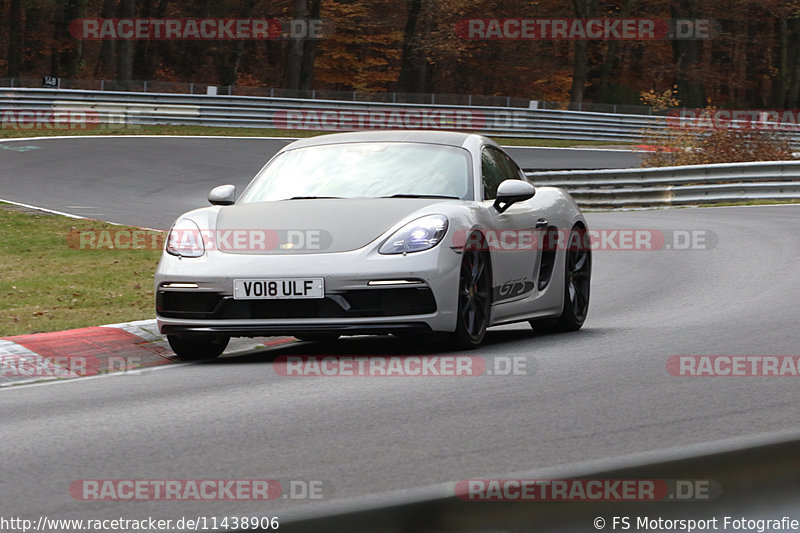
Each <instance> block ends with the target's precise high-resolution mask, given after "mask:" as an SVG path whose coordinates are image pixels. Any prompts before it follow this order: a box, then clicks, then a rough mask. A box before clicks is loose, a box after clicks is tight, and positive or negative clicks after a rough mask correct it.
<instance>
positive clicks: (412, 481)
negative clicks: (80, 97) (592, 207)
mask: <svg viewBox="0 0 800 533" xmlns="http://www.w3.org/2000/svg"><path fill="white" fill-rule="evenodd" d="M0 155H5V154H0ZM200 156H201V154H200V153H198V157H200ZM212 160H213V158H212ZM34 163H35V160H34V161H32V162H31V161H29V163H28V167H27V168H28V169H29V170H30V171H31V172H32V173H35V171H36V166H35V164H34ZM70 164H75V163H74V162H72V163H70ZM150 166H155V163H152V162H151V165H150ZM179 166H180V164H179V163H174V164H173V166H172V167H171V168H177V167H179ZM66 167H67V163H64V168H66ZM201 167H202V163H201V162H200V161H199V160H198V161H196V162H195V163H193V166H192V168H201ZM4 169H5V167H4ZM133 170H134V169H132V170H131V171H132V172H133ZM167 170H169V169H166V170H165V172H164V174H169V172H167ZM4 172H5V170H4ZM148 183H151V184H152V183H153V182H148ZM160 186H162V187H163V188H164V189H168V190H173V189H170V187H172V186H171V185H169V184H168V183H163V182H162V183H160ZM80 192H85V193H87V194H88V193H90V192H91V191H75V193H76V194H79V193H80ZM141 194H143V195H147V196H148V197H150V198H151V200H152V201H154V202H157V201H158V199H159V198H168V195H164V194H162V195H159V194H157V193H155V192H153V191H150V190H142V191H141ZM114 214H115V213H113V212H111V213H110V215H114ZM798 216H800V207H798V206H774V207H741V208H718V209H713V208H712V209H675V210H657V211H629V212H608V213H589V214H588V216H587V218H588V221H589V223H590V225H591V227H592V228H598V229H599V228H605V229H624V228H627V229H656V230H662V231H670V230H700V231H706V232H709V235H713V237H715V239H716V245H715V246H714V247H713V249H710V250H702V249H698V250H675V249H673V250H662V251H598V252H596V253H595V255H594V277H593V284H592V303H591V308H590V314H589V319H588V320H587V323H586V325H585V327H584V329H583V330H581V331H580V332H577V333H572V334H561V335H536V334H533V333H532V331H531V330H530V328H528V327H527V326H525V325H514V326H507V327H504V328H500V329H496V330H492V331H490V332H489V334H488V336H487V342H486V345H485V346H483V347H481V348H480V349H479V350H477V351H475V352H473V355H478V356H480V357H482V358H483V359H484V360H485V361H486V362H487V364H488V365H489V366H490V368H491V367H492V366H493V364H494V362H495V361H498V360H502V358H503V357H509V356H526V357H527V358H528V359H529V361H530V363H531V364H530V366H529V368H530V369H531V372H530V373H529V374H528V375H522V376H515V377H503V376H496V375H495V376H480V377H472V378H287V377H281V376H279V375H277V374H276V372H275V370H274V368H273V360H274V358H275V357H277V356H280V355H299V354H304V355H313V354H316V355H331V354H352V355H376V354H379V355H390V354H414V353H425V354H451V353H452V352H450V351H448V350H447V349H445V348H442V347H439V346H435V345H429V344H421V345H413V344H408V343H401V342H398V341H397V340H396V339H393V338H382V337H360V338H352V339H346V340H344V341H342V342H340V343H338V344H336V345H326V344H316V343H294V344H289V345H284V346H281V347H276V348H273V349H271V350H269V351H268V352H262V353H254V354H250V355H244V356H238V357H228V358H222V359H220V360H217V361H214V362H210V363H200V364H185V365H175V366H171V367H167V368H164V369H161V370H154V371H148V372H144V373H142V374H138V375H118V376H108V377H101V378H96V379H93V378H90V379H82V380H73V381H68V382H61V383H53V384H44V385H36V386H24V387H17V388H11V389H5V390H2V391H0V409H1V411H0V412H1V413H2V415H0V435H2V447H0V464H1V465H3V466H2V467H3V476H2V479H0V494H2V495H3V497H2V503H1V504H0V514H1V515H3V516H6V517H7V516H23V517H27V518H32V519H36V518H38V517H39V516H41V515H46V516H48V517H51V518H84V519H85V518H117V517H120V516H122V517H125V518H144V517H147V516H155V517H161V518H170V519H176V518H179V517H181V516H224V515H232V514H236V515H243V514H245V515H248V516H264V515H270V516H271V515H274V514H277V515H278V516H280V515H281V512H282V511H284V512H285V511H286V509H287V508H288V507H289V506H300V505H303V506H306V505H307V506H313V505H315V502H307V501H300V502H297V501H289V500H279V501H276V502H272V503H268V504H264V503H252V502H204V503H187V502H181V503H176V502H165V501H158V502H150V503H141V502H79V501H75V500H74V499H72V498H71V497H70V494H69V492H68V487H69V485H70V483H71V482H72V481H74V480H79V479H209V478H224V479H231V478H267V479H279V480H284V481H286V480H299V481H310V480H322V481H323V486H324V487H325V491H324V497H325V501H326V502H330V501H335V500H337V499H358V498H364V497H367V496H369V495H374V494H381V493H384V492H387V491H397V490H403V489H411V488H416V487H423V486H428V485H432V484H436V483H442V482H450V481H458V480H460V479H467V478H472V477H489V476H500V475H502V474H503V473H506V472H520V471H527V470H534V469H539V468H551V467H555V466H557V465H568V464H572V463H576V462H582V461H597V460H603V459H613V458H619V457H622V456H626V455H628V454H636V453H642V452H652V451H657V450H662V449H666V448H674V447H679V446H684V445H692V444H698V443H709V442H714V441H716V440H720V439H727V438H734V437H742V436H747V435H756V434H759V433H765V432H772V431H782V430H791V429H797V428H798V417H797V407H796V406H797V402H798V400H800V392H798V389H797V386H796V379H797V378H795V379H792V378H790V377H782V378H766V377H765V378H681V377H674V376H671V375H669V374H668V373H667V371H666V362H667V359H668V358H669V357H671V356H673V355H797V347H798V346H800V328H798V327H797V324H798V318H799V317H800V312H798V309H797V302H798V301H800V280H799V279H798V276H797V264H798V262H800V242H798V241H800V238H798V234H797V231H796V227H797V222H796V221H797V220H798ZM679 476H680V473H679V472H676V473H675V477H679ZM723 491H724V487H723ZM665 505H669V504H665ZM766 517H767V518H769V517H770V516H766ZM589 530H593V529H592V528H591V526H590V525H588V524H587V528H586V531H589Z"/></svg>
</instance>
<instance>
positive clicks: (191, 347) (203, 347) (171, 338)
mask: <svg viewBox="0 0 800 533" xmlns="http://www.w3.org/2000/svg"><path fill="white" fill-rule="evenodd" d="M228 340H229V337H226V336H224V335H208V334H201V333H194V334H191V333H187V334H183V335H167V341H168V342H169V346H170V348H172V351H173V352H175V355H177V356H178V359H181V360H183V361H200V360H202V359H214V358H215V357H219V356H220V355H221V354H222V352H224V351H225V348H226V347H227V346H228Z"/></svg>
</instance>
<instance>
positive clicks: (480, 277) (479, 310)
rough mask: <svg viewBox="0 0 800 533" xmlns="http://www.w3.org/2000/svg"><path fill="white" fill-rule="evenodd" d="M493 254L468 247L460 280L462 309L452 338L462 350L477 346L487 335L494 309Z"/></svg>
mask: <svg viewBox="0 0 800 533" xmlns="http://www.w3.org/2000/svg"><path fill="white" fill-rule="evenodd" d="M489 268H490V267H489V255H488V254H487V253H486V252H481V251H478V250H465V251H464V257H463V258H462V260H461V271H460V274H459V283H458V312H457V313H456V315H457V316H456V330H455V331H454V332H453V334H452V339H453V342H454V344H455V345H456V347H458V348H461V349H470V348H475V347H476V346H478V345H479V344H480V343H481V342H483V337H484V336H485V335H486V328H487V327H488V326H489V313H490V312H491V304H492V302H491V277H490V274H489Z"/></svg>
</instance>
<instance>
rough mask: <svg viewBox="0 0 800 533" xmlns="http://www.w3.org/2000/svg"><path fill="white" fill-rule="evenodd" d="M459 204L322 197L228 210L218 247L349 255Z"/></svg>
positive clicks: (220, 221)
mask: <svg viewBox="0 0 800 533" xmlns="http://www.w3.org/2000/svg"><path fill="white" fill-rule="evenodd" d="M459 201H460V200H442V199H438V198H433V199H432V198H342V199H338V198H331V199H321V198H320V199H307V200H281V201H275V202H258V203H252V204H240V205H232V206H226V207H222V208H221V209H220V210H219V213H218V215H217V223H216V229H217V231H216V238H217V244H218V246H217V249H219V250H220V251H222V252H225V253H234V254H262V255H275V254H298V253H300V254H302V253H330V252H346V251H350V250H356V249H358V248H362V247H364V246H366V245H367V244H369V243H370V242H372V241H374V240H375V239H377V238H378V237H380V236H381V235H383V234H384V233H386V232H387V231H388V230H390V229H391V228H392V227H393V226H395V225H396V224H398V223H399V222H401V221H402V220H403V219H405V218H407V217H410V215H413V214H414V213H416V212H417V211H420V210H423V209H424V208H426V207H428V206H431V205H433V204H437V203H441V202H448V203H451V202H459ZM430 212H431V211H430V210H425V211H423V212H421V213H420V216H424V215H425V214H427V213H430ZM287 243H288V244H287Z"/></svg>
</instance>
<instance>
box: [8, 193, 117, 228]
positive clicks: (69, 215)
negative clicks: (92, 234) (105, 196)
mask: <svg viewBox="0 0 800 533" xmlns="http://www.w3.org/2000/svg"><path fill="white" fill-rule="evenodd" d="M0 202H3V203H6V204H11V205H16V206H19V207H27V208H28V209H35V210H37V211H44V212H45V213H50V214H53V215H61V216H62V217H69V218H79V219H83V220H85V219H86V217H83V216H81V215H74V214H72V213H65V212H63V211H56V210H55V209H47V208H45V207H39V206H36V205H30V204H23V203H22V202H14V201H12V200H4V199H3V198H0ZM109 224H114V223H113V222H109ZM117 225H119V224H117Z"/></svg>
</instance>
